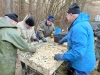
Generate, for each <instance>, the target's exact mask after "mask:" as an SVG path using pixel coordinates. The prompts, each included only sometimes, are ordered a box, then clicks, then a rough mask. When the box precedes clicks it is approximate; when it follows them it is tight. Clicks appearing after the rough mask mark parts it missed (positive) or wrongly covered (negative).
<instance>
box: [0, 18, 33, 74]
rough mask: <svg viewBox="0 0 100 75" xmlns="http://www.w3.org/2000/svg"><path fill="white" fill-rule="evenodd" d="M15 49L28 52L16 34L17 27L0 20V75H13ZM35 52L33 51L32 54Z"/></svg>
mask: <svg viewBox="0 0 100 75" xmlns="http://www.w3.org/2000/svg"><path fill="white" fill-rule="evenodd" d="M17 49H20V50H22V51H30V49H29V47H28V44H27V43H26V42H25V41H24V39H23V38H22V37H21V36H20V34H19V33H18V32H17V27H16V26H14V25H13V24H12V23H10V22H8V21H7V20H6V19H5V18H2V17H1V18H0V75H15V61H16V54H17ZM34 51H35V50H34V49H33V52H34Z"/></svg>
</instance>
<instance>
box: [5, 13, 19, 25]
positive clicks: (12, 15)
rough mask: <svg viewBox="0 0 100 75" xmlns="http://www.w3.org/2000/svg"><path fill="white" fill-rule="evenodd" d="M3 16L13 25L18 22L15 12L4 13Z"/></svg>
mask: <svg viewBox="0 0 100 75" xmlns="http://www.w3.org/2000/svg"><path fill="white" fill-rule="evenodd" d="M5 18H6V19H7V20H9V21H11V22H13V23H15V24H14V25H16V24H17V22H18V19H17V18H18V15H17V14H16V13H9V14H5Z"/></svg>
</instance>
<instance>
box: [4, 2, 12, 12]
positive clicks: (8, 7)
mask: <svg viewBox="0 0 100 75" xmlns="http://www.w3.org/2000/svg"><path fill="white" fill-rule="evenodd" d="M4 2H5V10H6V12H5V13H10V12H11V9H10V0H4Z"/></svg>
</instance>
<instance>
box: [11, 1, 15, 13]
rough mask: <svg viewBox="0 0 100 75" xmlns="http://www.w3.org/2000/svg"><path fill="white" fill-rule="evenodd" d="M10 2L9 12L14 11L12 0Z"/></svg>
mask: <svg viewBox="0 0 100 75" xmlns="http://www.w3.org/2000/svg"><path fill="white" fill-rule="evenodd" d="M10 3H11V4H10V9H11V12H14V0H10Z"/></svg>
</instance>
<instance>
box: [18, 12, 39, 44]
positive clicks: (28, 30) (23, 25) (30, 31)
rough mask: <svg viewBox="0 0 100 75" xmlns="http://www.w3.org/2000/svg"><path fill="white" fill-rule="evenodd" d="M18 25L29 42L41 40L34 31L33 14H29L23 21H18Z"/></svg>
mask: <svg viewBox="0 0 100 75" xmlns="http://www.w3.org/2000/svg"><path fill="white" fill-rule="evenodd" d="M17 27H18V31H19V32H20V33H21V34H22V36H23V37H24V38H25V39H26V41H27V42H28V43H32V42H33V41H38V42H39V40H38V38H36V34H35V31H34V19H33V17H32V16H31V14H27V15H26V17H25V18H24V20H23V21H21V22H18V24H17Z"/></svg>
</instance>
